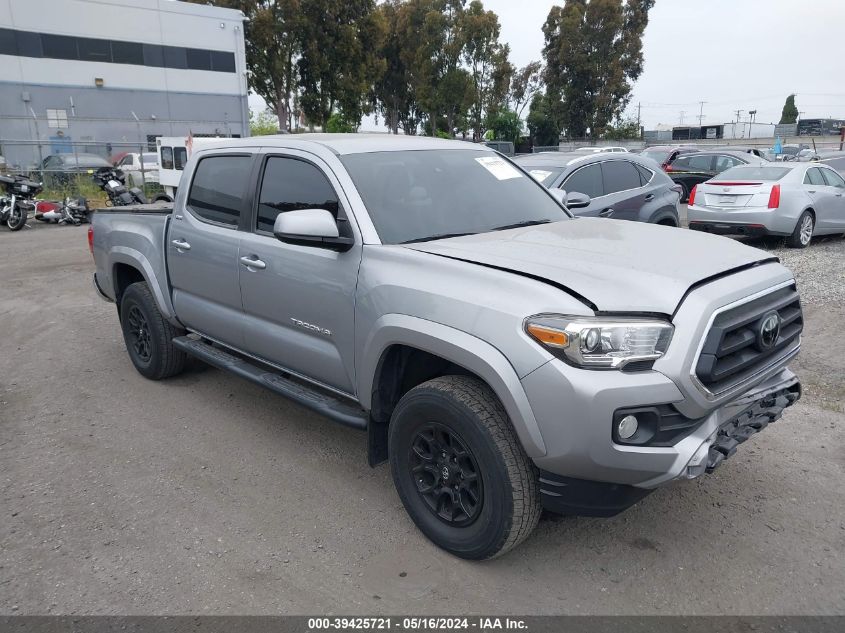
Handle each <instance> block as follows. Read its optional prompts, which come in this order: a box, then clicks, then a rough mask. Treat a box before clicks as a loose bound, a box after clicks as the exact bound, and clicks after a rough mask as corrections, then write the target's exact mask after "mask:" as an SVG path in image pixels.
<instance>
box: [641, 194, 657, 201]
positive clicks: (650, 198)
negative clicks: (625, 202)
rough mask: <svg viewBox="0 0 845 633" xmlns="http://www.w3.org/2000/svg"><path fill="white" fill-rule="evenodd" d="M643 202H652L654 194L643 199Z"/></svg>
mask: <svg viewBox="0 0 845 633" xmlns="http://www.w3.org/2000/svg"><path fill="white" fill-rule="evenodd" d="M643 200H645V201H646V202H648V201H650V200H654V194H653V193H650V194H648V195H647V196H646V197H645V198H643Z"/></svg>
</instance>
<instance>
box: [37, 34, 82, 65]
mask: <svg viewBox="0 0 845 633" xmlns="http://www.w3.org/2000/svg"><path fill="white" fill-rule="evenodd" d="M76 39H77V38H75V37H67V36H65V35H48V36H45V37H42V38H41V47H42V49H43V50H44V57H52V58H54V59H79V53H78V51H77V50H76Z"/></svg>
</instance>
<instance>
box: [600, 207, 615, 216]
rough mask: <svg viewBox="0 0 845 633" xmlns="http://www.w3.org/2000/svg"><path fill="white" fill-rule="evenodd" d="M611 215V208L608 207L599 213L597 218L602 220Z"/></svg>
mask: <svg viewBox="0 0 845 633" xmlns="http://www.w3.org/2000/svg"><path fill="white" fill-rule="evenodd" d="M611 215H613V207H608V208H607V209H605V210H604V211H602V212H601V213H599V217H602V218H609V217H610V216H611Z"/></svg>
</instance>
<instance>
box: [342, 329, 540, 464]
mask: <svg viewBox="0 0 845 633" xmlns="http://www.w3.org/2000/svg"><path fill="white" fill-rule="evenodd" d="M362 349H363V350H364V353H363V354H362V356H361V361H360V364H359V365H358V367H357V375H358V376H359V377H360V379H359V381H358V382H359V384H358V394H359V398H360V401H361V404H362V406H363V407H364V408H365V409H367V410H369V411H370V412H371V424H370V427H371V428H370V431H369V436H370V463H371V464H373V463H374V462H375V463H379V462H380V461H382V459H380V458H383V457H384V456H385V455H386V449H385V450H382V449H381V444H380V440H381V439H382V438H381V437H380V435H381V434H384V435H385V436H386V431H387V426H388V423H389V419H390V414H391V413H392V411H393V407H395V405H396V403H397V402H398V400H399V398H401V396H402V395H403V394H404V393H406V392H407V390H408V389H410V388H413V387H414V386H416V385H417V384H420V383H422V382H425V381H426V380H429V379H431V378H434V377H436V376H441V375H446V374H448V373H459V374H466V375H470V376H474V377H476V378H478V379H479V380H481V381H483V382H484V383H486V384H487V385H488V386H489V387H490V388H491V389H492V390H493V392H494V393H495V394H496V397H498V398H499V401H500V402H501V403H502V406H503V407H504V409H505V411H506V412H507V414H508V417H509V418H510V420H511V424H513V427H514V430H515V431H516V434H517V436H518V437H519V439H520V442H521V443H522V445H523V447H524V448H525V451H526V453H527V454H528V455H529V456H530V457H541V456H543V455H545V454H546V446H545V443H544V442H543V438H542V435H541V433H540V429H539V426H538V424H537V421H536V419H535V418H534V413H533V412H532V410H531V406H530V404H529V402H528V397H527V396H526V394H525V390H524V389H523V387H522V383H521V382H520V380H519V376H518V375H517V373H516V371H515V370H514V368H513V366H511V364H510V363H509V362H508V360H507V359H506V358H505V356H504V355H503V354H502V353H501V352H500V351H499V350H497V349H496V348H495V347H493V346H492V345H490V344H489V343H487V342H485V341H482V340H481V339H479V338H477V337H475V336H472V335H471V334H467V333H466V332H462V331H460V330H456V329H454V328H451V327H449V326H446V325H443V324H440V323H435V322H433V321H427V320H425V319H420V318H417V317H412V316H408V315H398V314H391V315H385V316H383V317H381V318H380V319H379V320H378V321H377V322H376V324H375V326H374V328H373V329H372V332H371V333H370V335H369V336H368V338H367V341H366V342H365V344H364V345H363V347H362Z"/></svg>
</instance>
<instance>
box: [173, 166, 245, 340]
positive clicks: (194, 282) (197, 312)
mask: <svg viewBox="0 0 845 633" xmlns="http://www.w3.org/2000/svg"><path fill="white" fill-rule="evenodd" d="M253 160H254V153H251V152H250V151H241V150H238V151H237V152H223V151H221V152H215V153H211V154H209V155H208V156H205V157H203V158H201V159H200V160H199V162H198V163H197V165H196V168H195V169H194V172H193V174H192V177H191V182H190V185H189V187H188V190H187V191H186V192H183V191H180V192H179V197H178V198H177V200H176V207H175V209H176V211H175V212H174V215H173V218H172V220H171V222H170V228H169V231H168V236H167V268H168V272H169V273H170V283H171V286H172V288H173V290H172V292H173V306H174V308H175V310H176V315H177V316H178V317H179V319H180V320H181V321H182V323H184V324H185V325H186V326H187V327H188V328H189V329H191V330H195V331H196V332H199V333H200V334H204V335H205V336H208V337H210V338H212V339H215V340H217V341H220V342H221V343H225V344H227V345H231V346H234V347H242V346H243V334H242V327H243V310H242V307H241V290H240V284H239V280H238V275H239V272H240V270H239V269H240V266H239V265H238V245H239V240H240V236H241V235H242V233H241V232H240V231H239V230H238V229H239V227H241V225H242V224H243V223H244V222H245V212H246V211H247V210H248V204H249V200H250V197H251V196H250V195H249V194H250V189H251V188H250V186H249V182H250V173H251V170H252V166H253ZM180 209H184V210H183V212H181V213H180V212H179V210H180Z"/></svg>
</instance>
